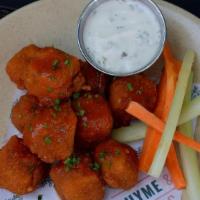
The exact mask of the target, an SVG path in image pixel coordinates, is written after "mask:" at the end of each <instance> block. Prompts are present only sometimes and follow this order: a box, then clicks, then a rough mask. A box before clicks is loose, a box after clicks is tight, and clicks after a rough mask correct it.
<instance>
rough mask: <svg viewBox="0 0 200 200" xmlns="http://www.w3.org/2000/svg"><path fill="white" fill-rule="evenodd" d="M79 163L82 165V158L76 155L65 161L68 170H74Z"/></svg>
mask: <svg viewBox="0 0 200 200" xmlns="http://www.w3.org/2000/svg"><path fill="white" fill-rule="evenodd" d="M79 163H80V158H79V157H77V156H75V155H72V156H70V157H69V158H67V159H66V160H65V161H64V164H65V167H66V170H70V169H72V168H74V167H75V166H76V165H78V164H79Z"/></svg>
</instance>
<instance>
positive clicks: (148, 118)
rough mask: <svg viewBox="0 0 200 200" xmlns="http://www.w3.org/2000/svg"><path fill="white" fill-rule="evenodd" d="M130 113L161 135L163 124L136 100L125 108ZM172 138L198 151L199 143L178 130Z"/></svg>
mask: <svg viewBox="0 0 200 200" xmlns="http://www.w3.org/2000/svg"><path fill="white" fill-rule="evenodd" d="M126 112H128V113H129V114H130V115H132V116H134V117H136V118H138V119H140V120H141V121H143V122H144V123H146V124H147V125H148V126H150V127H152V128H153V129H155V130H157V131H158V132H156V133H157V134H159V135H161V133H162V132H163V130H164V127H165V124H164V122H163V121H161V120H160V119H159V118H158V117H157V116H155V115H154V114H153V113H151V112H149V111H148V110H147V109H146V108H144V107H143V106H142V105H140V104H139V103H137V102H134V101H132V102H131V103H130V104H129V106H128V107H127V109H126ZM174 140H175V141H176V142H179V143H181V144H184V145H186V146H188V147H190V148H192V149H194V150H196V151H197V152H199V153H200V143H198V142H196V141H195V140H193V139H191V138H190V137H188V136H185V135H184V134H182V133H181V132H179V131H176V132H175V134H174Z"/></svg>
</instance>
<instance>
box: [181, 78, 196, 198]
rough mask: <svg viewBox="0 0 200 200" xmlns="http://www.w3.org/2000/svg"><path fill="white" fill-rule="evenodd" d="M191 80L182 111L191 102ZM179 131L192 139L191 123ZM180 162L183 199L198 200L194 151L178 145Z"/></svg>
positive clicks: (184, 125) (182, 126)
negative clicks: (183, 184)
mask: <svg viewBox="0 0 200 200" xmlns="http://www.w3.org/2000/svg"><path fill="white" fill-rule="evenodd" d="M192 80H193V76H192V75H191V78H190V81H189V84H188V89H187V93H186V96H185V99H184V104H183V109H185V107H188V104H189V103H190V101H191V90H192ZM179 130H180V131H181V132H183V133H184V134H185V135H187V136H189V137H191V138H194V135H193V130H192V121H190V122H187V123H185V124H183V125H181V126H180V127H179ZM179 149H180V155H181V162H182V166H183V171H184V174H185V178H186V180H187V187H186V191H185V194H183V196H184V197H187V199H191V200H198V199H199V197H200V190H199V188H200V169H199V162H198V157H197V154H196V152H195V151H194V150H192V149H190V148H188V147H186V146H184V145H182V144H179ZM188 161H189V162H188Z"/></svg>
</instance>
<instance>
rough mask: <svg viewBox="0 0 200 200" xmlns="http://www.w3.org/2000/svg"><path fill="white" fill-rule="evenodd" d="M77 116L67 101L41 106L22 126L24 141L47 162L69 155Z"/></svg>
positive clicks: (71, 149) (62, 158)
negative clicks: (23, 126) (52, 106)
mask: <svg viewBox="0 0 200 200" xmlns="http://www.w3.org/2000/svg"><path fill="white" fill-rule="evenodd" d="M76 124H77V117H76V115H75V113H74V112H73V110H72V109H71V106H70V105H69V104H68V103H64V104H62V105H58V104H56V105H55V106H54V108H41V109H40V110H38V111H37V113H36V114H35V115H34V117H33V118H32V120H31V122H30V124H27V125H26V126H25V128H24V132H23V136H24V143H25V145H27V146H28V147H29V148H30V150H31V152H32V153H35V154H37V155H38V157H39V158H40V159H41V160H43V161H44V162H47V163H53V162H55V161H57V160H64V159H65V158H66V157H67V156H69V155H71V153H72V151H73V145H74V136H75V130H76Z"/></svg>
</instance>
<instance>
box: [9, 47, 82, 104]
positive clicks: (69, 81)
mask: <svg viewBox="0 0 200 200" xmlns="http://www.w3.org/2000/svg"><path fill="white" fill-rule="evenodd" d="M30 49H31V50H32V49H34V51H33V52H34V53H33V54H31V53H32V51H31V50H30ZM26 51H28V52H26ZM29 51H31V53H29ZM21 64H22V67H20V66H21ZM16 71H20V74H22V75H20V74H19V72H16ZM7 72H8V75H9V76H10V78H11V80H13V81H14V82H16V84H17V85H18V86H19V87H25V88H26V89H27V91H28V93H29V94H31V95H34V96H36V97H38V98H39V100H40V101H41V102H42V103H43V104H46V102H47V103H49V101H50V100H51V99H53V100H54V99H56V98H66V97H69V96H70V95H71V94H72V93H73V92H76V91H79V90H80V89H81V87H82V85H83V84H84V82H85V79H84V77H83V76H82V74H81V73H80V62H79V60H78V59H77V58H76V57H74V56H71V55H69V54H67V53H65V52H63V51H60V50H58V49H55V48H53V47H45V48H39V47H36V46H34V45H31V46H28V47H26V48H24V49H22V50H21V51H20V52H19V53H17V54H16V55H15V56H14V57H13V58H12V59H11V60H10V61H9V62H8V65H7ZM15 74H16V77H15Z"/></svg>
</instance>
